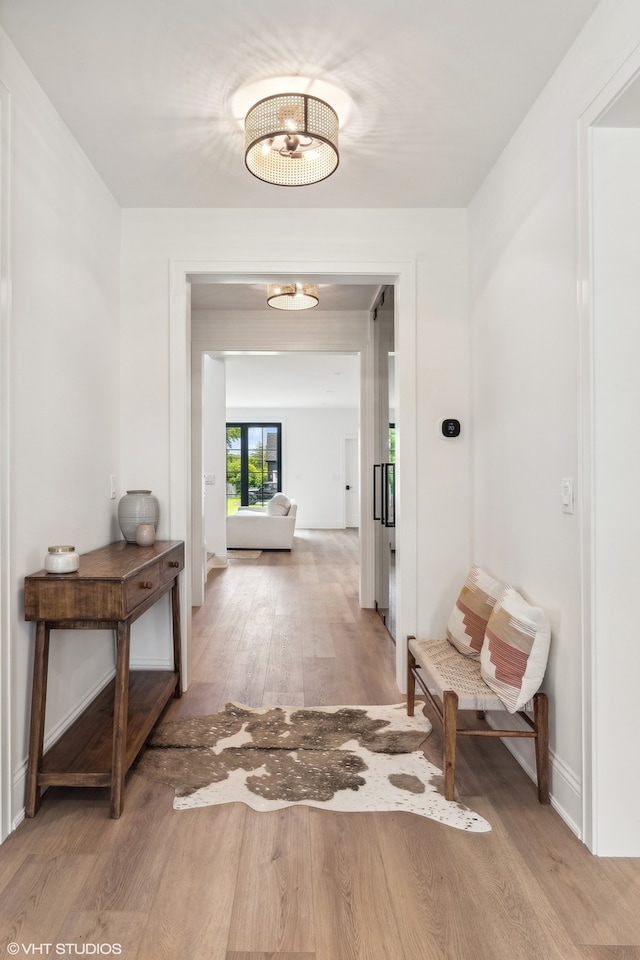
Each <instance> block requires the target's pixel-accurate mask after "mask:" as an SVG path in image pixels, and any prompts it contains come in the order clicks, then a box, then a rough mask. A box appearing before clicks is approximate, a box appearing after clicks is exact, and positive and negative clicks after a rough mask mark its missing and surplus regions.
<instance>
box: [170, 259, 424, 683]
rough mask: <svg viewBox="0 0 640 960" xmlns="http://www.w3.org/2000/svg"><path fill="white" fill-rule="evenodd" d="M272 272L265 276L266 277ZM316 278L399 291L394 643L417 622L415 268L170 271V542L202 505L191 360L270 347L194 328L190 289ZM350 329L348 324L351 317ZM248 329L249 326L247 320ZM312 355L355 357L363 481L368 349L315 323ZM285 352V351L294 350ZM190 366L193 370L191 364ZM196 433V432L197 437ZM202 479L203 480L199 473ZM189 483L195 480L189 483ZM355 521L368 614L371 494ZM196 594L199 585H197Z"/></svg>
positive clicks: (279, 265) (227, 328) (269, 339)
mask: <svg viewBox="0 0 640 960" xmlns="http://www.w3.org/2000/svg"><path fill="white" fill-rule="evenodd" d="M266 270H268V271H269V273H268V274H266V273H265V271H266ZM303 273H304V275H305V276H306V277H307V278H310V279H311V278H315V279H317V281H318V282H320V283H322V282H333V283H367V284H372V283H376V284H379V285H394V287H395V326H396V329H397V330H400V331H401V332H402V342H403V344H404V348H405V349H404V350H403V352H402V355H401V358H400V369H396V378H397V382H398V385H399V386H398V390H397V392H396V400H397V409H396V427H397V430H398V437H399V439H400V437H404V438H405V440H404V441H403V443H404V445H403V454H402V457H403V461H402V462H403V471H402V475H401V476H399V478H398V496H399V498H400V503H401V507H402V509H401V510H400V509H399V510H398V514H397V517H396V525H397V531H398V539H399V540H400V539H401V540H402V553H401V554H399V555H398V556H397V557H396V598H397V611H398V614H397V616H398V620H397V630H398V634H399V635H403V634H407V633H410V632H412V631H415V629H416V619H417V572H418V571H417V568H418V564H417V529H416V523H415V517H416V515H417V485H416V481H415V478H416V476H417V414H416V403H415V397H416V367H415V362H414V357H415V345H416V339H417V313H416V263H415V261H413V260H395V261H392V260H385V261H376V260H373V261H368V260H364V261H363V260H358V261H338V262H335V261H310V262H306V261H294V262H290V261H277V262H275V263H271V264H269V263H266V262H265V261H264V260H260V261H232V262H230V261H217V260H216V261H202V260H200V261H185V260H175V261H171V263H170V268H169V278H170V279H169V357H170V368H169V390H170V396H171V398H172V402H171V404H170V409H169V443H170V449H169V470H170V474H169V484H170V492H171V496H170V504H169V529H170V535H171V537H172V538H176V539H184V540H186V541H187V542H191V543H193V541H194V536H193V530H192V527H193V523H194V522H195V523H196V524H197V521H198V511H197V510H196V511H195V512H194V511H193V510H192V503H193V502H194V496H195V498H196V499H195V502H196V503H197V502H198V498H199V496H200V490H201V483H200V474H201V464H198V463H195V461H194V464H193V465H192V443H191V435H192V430H191V429H189V424H190V422H191V412H192V410H193V411H196V410H197V409H198V407H197V402H196V401H197V396H198V388H201V384H198V379H199V376H200V373H199V367H198V365H197V362H196V358H197V357H199V356H200V355H201V353H202V352H208V351H210V350H213V351H215V350H237V349H239V347H240V348H242V349H247V348H248V345H249V343H250V344H251V346H252V348H254V349H260V350H263V351H272V350H273V349H274V345H277V344H276V343H275V341H274V332H273V329H274V328H273V324H271V323H270V324H267V325H264V326H260V327H259V328H257V329H256V327H255V325H254V326H253V328H252V333H251V339H249V333H248V327H247V325H246V324H240V325H238V323H230V324H223V325H222V326H221V327H220V328H219V329H218V330H217V339H216V340H213V339H212V337H211V336H210V334H207V332H206V331H205V330H203V329H201V328H199V326H198V324H197V322H195V321H193V322H192V315H191V285H192V283H196V282H204V283H214V282H218V283H220V282H229V280H230V278H231V280H232V281H235V282H240V281H242V282H246V283H250V282H251V283H253V282H256V283H263V284H264V283H266V282H267V281H268V280H270V279H272V278H273V276H275V275H286V276H300V275H301V274H303ZM347 320H348V318H347ZM247 322H248V321H247ZM314 329H315V332H316V340H315V344H316V345H315V347H314V349H323V348H324V345H325V344H326V342H327V337H328V336H331V344H332V348H333V349H334V350H335V349H336V344H339V347H338V349H340V350H355V351H359V352H360V356H361V371H362V376H361V416H362V424H361V427H362V433H361V438H360V463H361V467H362V466H363V465H365V466H366V470H367V473H368V471H369V469H370V465H371V464H372V463H373V462H374V444H373V430H372V416H371V411H372V409H373V386H372V384H373V358H372V352H371V349H370V344H369V342H368V341H367V342H366V343H365V344H364V346H363V344H362V342H361V341H358V338H357V337H355V336H354V331H353V328H352V327H351V326H350V325H349V323H348V322H345V318H340V321H339V322H338V323H335V324H333V325H331V327H329V326H328V325H326V324H316V325H315V327H314ZM290 348H291V347H290V345H289V349H290ZM192 357H193V359H194V362H193V363H192V362H191V358H192ZM195 430H196V427H195V426H194V432H195ZM199 470H200V474H199V473H198V471H199ZM194 481H197V483H196V484H194ZM361 503H362V507H361V518H366V523H363V524H362V526H361V528H360V536H359V540H360V555H361V564H360V598H361V600H360V602H361V605H362V606H363V607H373V606H374V594H375V591H374V585H373V581H374V577H373V561H374V547H373V524H372V523H371V521H370V517H371V508H372V497H371V490H370V489H369V485H368V484H365V485H364V486H363V488H362V490H361ZM195 562H196V567H195V568H194V558H193V557H192V551H187V558H186V570H185V575H184V593H185V603H184V604H183V612H182V626H183V636H184V651H183V652H184V658H185V661H184V662H185V664H186V670H187V674H186V675H187V677H188V668H189V660H188V654H189V642H190V636H191V617H190V611H191V606H192V603H193V591H194V580H193V574H194V569H196V570H197V569H198V566H197V565H198V564H199V558H198V557H196V558H195ZM196 587H197V584H196ZM396 676H397V683H398V686H399V688H400V689H401V690H404V689H405V684H406V647H405V645H404V644H398V646H397V647H396Z"/></svg>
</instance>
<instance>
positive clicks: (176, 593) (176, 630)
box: [171, 577, 182, 698]
mask: <svg viewBox="0 0 640 960" xmlns="http://www.w3.org/2000/svg"><path fill="white" fill-rule="evenodd" d="M171 613H172V618H173V663H174V666H175V669H176V673H177V674H178V678H177V682H176V693H175V695H176V697H177V698H179V697H181V696H182V632H181V628H180V588H179V586H178V578H177V577H176V579H175V581H174V584H173V587H172V588H171Z"/></svg>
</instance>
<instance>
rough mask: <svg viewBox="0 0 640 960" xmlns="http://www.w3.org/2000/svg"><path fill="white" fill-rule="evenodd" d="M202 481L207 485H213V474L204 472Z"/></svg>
mask: <svg viewBox="0 0 640 960" xmlns="http://www.w3.org/2000/svg"><path fill="white" fill-rule="evenodd" d="M204 482H205V483H206V484H207V486H213V484H214V483H215V482H216V478H215V474H213V473H205V475H204Z"/></svg>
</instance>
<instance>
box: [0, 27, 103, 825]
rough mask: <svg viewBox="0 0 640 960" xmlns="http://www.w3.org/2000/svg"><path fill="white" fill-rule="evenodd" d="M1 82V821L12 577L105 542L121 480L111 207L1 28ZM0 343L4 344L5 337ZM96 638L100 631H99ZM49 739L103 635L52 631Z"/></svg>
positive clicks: (22, 730)
mask: <svg viewBox="0 0 640 960" xmlns="http://www.w3.org/2000/svg"><path fill="white" fill-rule="evenodd" d="M0 81H1V82H2V83H3V84H4V85H5V86H6V88H7V89H8V90H9V92H10V95H11V112H12V117H11V119H12V129H11V185H10V203H11V222H10V232H11V239H10V242H11V280H12V306H11V311H10V317H9V344H8V347H9V351H10V371H11V381H10V387H9V396H10V443H9V451H10V481H11V489H10V556H9V557H8V558H7V557H6V556H3V557H2V563H3V565H4V564H5V563H6V562H8V563H9V564H10V571H11V573H10V576H11V597H10V621H11V636H10V638H9V637H3V638H2V642H3V643H9V642H10V643H11V648H12V649H11V659H12V664H13V676H12V685H11V689H12V696H13V700H12V704H11V713H12V727H13V745H12V751H13V756H12V763H11V766H12V771H13V804H12V807H13V809H12V819H13V821H14V822H15V820H16V818H17V817H19V816H20V814H21V811H22V808H23V806H24V773H25V763H26V757H27V736H28V710H29V703H30V693H31V673H32V669H31V668H32V653H33V646H34V634H35V625H34V624H32V623H29V624H27V623H25V622H24V619H23V618H24V610H23V605H22V585H23V578H24V576H25V575H26V574H29V573H33V572H35V571H37V570H40V569H42V566H43V560H44V555H45V553H46V549H47V546H48V545H49V544H54V543H71V544H74V545H75V546H76V548H77V549H78V550H80V551H81V552H82V551H86V550H88V549H91V548H94V547H97V546H100V545H102V544H104V543H108V542H109V541H110V540H112V539H115V538H116V537H117V536H119V534H118V533H117V523H116V520H115V507H116V503H115V501H111V500H110V498H109V492H110V491H109V478H110V475H111V474H116V475H117V476H120V443H119V440H120V423H119V403H118V397H119V392H120V356H119V321H118V311H119V269H120V261H119V253H120V250H119V241H120V212H119V209H118V207H117V205H116V203H115V201H114V200H113V198H112V197H111V195H110V194H109V192H108V191H107V189H106V188H105V186H104V184H103V183H102V182H101V181H100V180H99V178H98V176H97V174H96V173H95V171H94V169H93V167H92V166H91V165H90V164H89V162H88V160H87V159H86V157H85V155H84V154H83V153H82V151H81V150H80V149H79V147H78V145H77V144H76V142H75V141H74V140H73V139H72V137H71V135H70V134H69V132H68V130H67V128H66V127H65V126H64V124H63V123H62V121H61V120H60V117H59V116H58V114H57V113H56V112H55V111H54V109H53V108H52V106H51V104H50V103H49V101H48V100H47V99H46V97H45V96H44V94H43V93H42V91H41V90H40V88H39V86H38V85H37V83H36V82H35V80H34V78H33V76H32V75H31V73H30V72H29V71H28V70H27V68H26V67H25V65H24V64H23V62H22V61H21V59H20V58H19V56H18V55H17V53H16V51H15V49H14V48H13V46H12V44H11V43H10V42H9V41H8V39H7V37H6V35H5V34H4V33H3V32H2V31H1V30H0ZM3 346H5V345H3ZM103 638H105V639H103ZM51 662H52V669H51V672H50V679H49V691H48V701H47V710H48V713H47V730H46V735H47V736H50V734H51V732H52V731H54V730H55V729H56V728H58V727H59V725H60V724H61V723H63V722H65V721H66V719H67V718H68V716H69V715H70V713H71V712H72V711H73V710H74V709H75V708H77V706H78V704H79V703H80V701H81V700H82V699H83V698H84V697H85V696H86V695H87V693H88V692H89V691H90V690H92V689H93V688H95V687H96V685H98V684H100V683H101V682H102V681H103V680H104V679H105V677H106V676H107V674H108V673H109V671H110V670H111V664H112V662H113V652H112V643H111V641H110V635H104V634H103V635H101V638H100V639H97V638H95V637H92V636H89V635H88V634H86V633H84V632H77V633H75V634H69V633H67V634H66V635H63V634H59V633H57V634H55V635H54V639H53V641H52V651H51Z"/></svg>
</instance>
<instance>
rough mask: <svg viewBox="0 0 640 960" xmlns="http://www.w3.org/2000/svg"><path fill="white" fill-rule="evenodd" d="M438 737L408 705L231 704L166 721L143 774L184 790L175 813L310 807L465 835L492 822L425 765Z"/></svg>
mask: <svg viewBox="0 0 640 960" xmlns="http://www.w3.org/2000/svg"><path fill="white" fill-rule="evenodd" d="M430 732H431V724H430V723H429V721H428V720H427V718H426V717H424V716H423V715H422V714H420V713H419V714H417V715H416V716H415V717H408V716H407V715H406V706H405V704H403V703H400V704H395V705H391V706H367V707H345V706H336V707H312V708H299V707H272V708H263V709H252V708H250V707H244V706H242V705H240V704H236V703H228V704H227V705H226V707H225V708H224V710H222V711H221V712H220V713H215V714H213V715H212V716H208V717H191V718H185V719H180V720H171V721H166V722H165V723H162V724H160V725H159V726H158V727H157V728H156V730H155V732H154V733H153V734H152V736H151V738H150V740H149V742H148V744H147V749H146V750H145V752H144V753H143V755H142V757H141V758H140V761H139V762H138V766H137V768H136V770H137V772H138V773H139V774H141V775H142V776H143V777H147V778H148V779H151V780H158V781H160V782H162V783H169V784H171V786H173V787H174V788H175V791H176V796H175V799H174V804H173V805H174V809H176V810H186V809H189V808H192V807H202V806H207V805H209V804H215V803H232V802H237V801H240V802H242V803H246V804H247V805H248V806H250V807H252V808H253V809H254V810H278V809H280V808H281V807H286V806H289V805H291V804H294V803H304V804H308V805H310V806H314V807H321V808H322V809H326V810H341V811H373V810H377V811H381V810H399V811H407V812H410V813H416V814H419V815H420V816H423V817H430V818H431V819H432V820H438V821H440V822H441V823H446V824H448V825H449V826H452V827H457V828H458V829H460V830H471V831H474V832H485V831H487V830H490V829H491V827H490V826H489V824H488V823H487V821H486V820H483V819H482V817H480V816H478V815H477V814H475V813H474V812H473V811H472V810H469V809H468V808H467V807H465V806H463V805H462V804H460V803H455V802H449V801H447V800H445V799H444V796H443V795H442V793H441V782H442V773H441V771H440V770H439V769H438V768H437V767H435V766H433V764H431V763H429V761H428V760H426V759H425V757H424V754H423V753H422V751H421V750H420V745H421V743H422V742H423V741H424V740H425V739H426V737H428V735H429V733H430Z"/></svg>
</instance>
